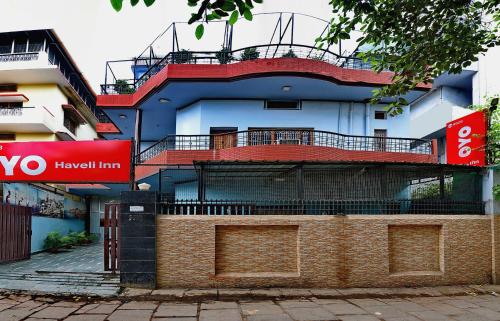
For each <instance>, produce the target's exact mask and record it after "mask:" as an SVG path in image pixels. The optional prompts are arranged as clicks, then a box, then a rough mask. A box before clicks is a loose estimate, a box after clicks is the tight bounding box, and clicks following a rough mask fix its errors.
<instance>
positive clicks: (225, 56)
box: [215, 48, 234, 65]
mask: <svg viewBox="0 0 500 321" xmlns="http://www.w3.org/2000/svg"><path fill="white" fill-rule="evenodd" d="M215 57H216V58H217V60H219V63H220V64H221V65H225V64H227V63H229V62H231V61H232V60H233V59H234V58H233V54H232V53H231V50H229V48H222V49H221V50H219V51H218V52H217V53H216V54H215Z"/></svg>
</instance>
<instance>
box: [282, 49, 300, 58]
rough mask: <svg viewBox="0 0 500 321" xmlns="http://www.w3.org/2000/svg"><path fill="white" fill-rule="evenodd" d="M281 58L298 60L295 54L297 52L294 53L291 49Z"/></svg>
mask: <svg viewBox="0 0 500 321" xmlns="http://www.w3.org/2000/svg"><path fill="white" fill-rule="evenodd" d="M281 57H282V58H297V55H296V54H295V52H293V50H292V49H290V50H288V52H287V53H286V54H284V55H283V56H281Z"/></svg>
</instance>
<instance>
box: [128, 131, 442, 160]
mask: <svg viewBox="0 0 500 321" xmlns="http://www.w3.org/2000/svg"><path fill="white" fill-rule="evenodd" d="M262 145H306V146H318V147H331V148H338V149H343V150H351V151H374V152H375V151H376V152H394V153H414V154H426V155H431V154H432V141H431V140H424V139H413V138H395V137H376V136H356V135H344V134H338V133H333V132H327V131H317V130H292V129H284V130H248V131H239V132H233V133H227V134H217V135H168V136H166V137H165V138H163V139H162V140H160V141H158V142H157V143H155V144H154V145H152V146H151V147H149V148H147V149H146V150H144V151H142V152H141V153H139V154H138V155H137V158H136V162H137V163H138V164H141V163H144V162H146V161H148V160H149V159H152V158H154V157H155V156H158V155H160V154H161V153H162V152H164V151H168V150H216V149H225V148H233V147H246V146H262Z"/></svg>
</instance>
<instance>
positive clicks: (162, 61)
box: [101, 43, 372, 95]
mask: <svg viewBox="0 0 500 321" xmlns="http://www.w3.org/2000/svg"><path fill="white" fill-rule="evenodd" d="M266 58H304V59H313V60H317V61H323V62H326V63H328V64H331V65H335V66H338V67H341V68H348V69H363V70H369V69H371V67H372V66H371V63H369V62H365V61H363V60H362V59H360V58H357V57H354V56H342V55H339V54H337V53H334V52H332V51H330V50H328V49H320V48H317V47H314V46H309V45H299V44H282V43H279V44H266V45H257V46H251V47H245V48H240V49H235V50H229V49H222V50H220V51H189V50H182V51H174V52H170V53H168V54H167V55H165V56H164V57H161V58H157V57H155V58H154V59H146V58H137V59H130V60H117V61H111V62H108V63H107V64H106V75H105V78H106V79H105V83H104V84H102V85H101V93H102V94H104V95H112V94H128V93H132V92H134V91H135V90H137V88H139V87H140V86H142V85H143V84H144V83H145V82H146V81H148V80H149V79H150V78H151V77H153V76H154V75H156V74H157V73H158V72H160V70H162V69H163V68H165V67H166V66H167V65H169V64H210V65H213V64H222V65H224V64H231V63H237V62H241V61H246V60H254V59H266ZM110 63H128V64H130V66H131V67H132V70H133V71H134V78H133V79H124V78H117V77H116V75H115V73H114V71H113V69H112V68H111V65H110ZM139 69H144V71H141V72H139V71H138V70H139ZM108 70H109V71H108Z"/></svg>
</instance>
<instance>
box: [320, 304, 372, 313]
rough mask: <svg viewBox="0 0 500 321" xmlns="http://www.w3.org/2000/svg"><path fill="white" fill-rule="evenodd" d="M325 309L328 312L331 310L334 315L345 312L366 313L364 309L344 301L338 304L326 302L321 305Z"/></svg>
mask: <svg viewBox="0 0 500 321" xmlns="http://www.w3.org/2000/svg"><path fill="white" fill-rule="evenodd" d="M323 307H324V308H325V309H327V310H328V311H330V312H333V313H334V314H336V315H346V314H368V312H366V311H365V310H363V309H361V308H359V307H357V306H355V305H354V304H351V303H349V302H346V301H344V303H340V304H327V305H323Z"/></svg>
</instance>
